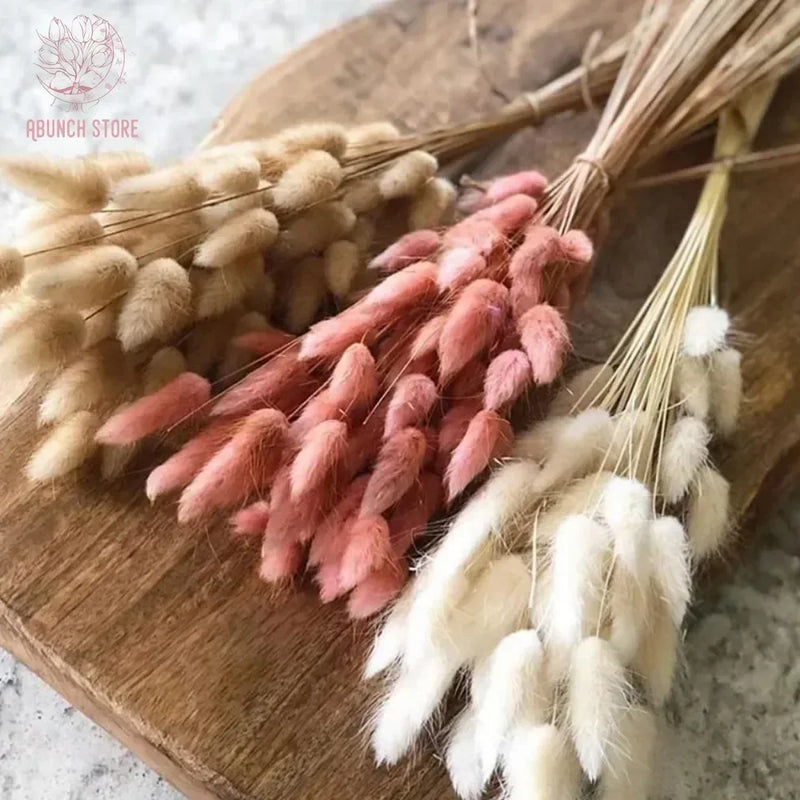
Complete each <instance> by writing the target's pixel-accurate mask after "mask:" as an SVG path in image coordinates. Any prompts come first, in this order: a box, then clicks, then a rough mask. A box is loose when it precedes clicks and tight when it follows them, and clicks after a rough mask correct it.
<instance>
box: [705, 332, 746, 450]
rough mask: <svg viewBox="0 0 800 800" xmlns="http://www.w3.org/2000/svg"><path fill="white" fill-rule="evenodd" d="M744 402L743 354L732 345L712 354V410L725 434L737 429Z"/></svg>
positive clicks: (715, 423)
mask: <svg viewBox="0 0 800 800" xmlns="http://www.w3.org/2000/svg"><path fill="white" fill-rule="evenodd" d="M741 404H742V354H741V353H740V352H739V351H738V350H734V349H733V348H732V347H726V348H725V349H724V350H718V351H717V352H715V353H714V354H713V355H712V356H711V411H712V415H713V418H714V425H715V426H716V428H717V430H718V431H719V432H720V433H721V434H722V435H723V436H730V435H731V434H732V433H733V432H734V431H735V430H736V423H737V421H738V419H739V408H740V406H741Z"/></svg>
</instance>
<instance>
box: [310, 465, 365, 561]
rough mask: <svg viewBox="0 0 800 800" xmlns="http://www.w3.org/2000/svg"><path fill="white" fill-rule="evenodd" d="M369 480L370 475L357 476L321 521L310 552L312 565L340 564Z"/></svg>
mask: <svg viewBox="0 0 800 800" xmlns="http://www.w3.org/2000/svg"><path fill="white" fill-rule="evenodd" d="M368 481H369V476H368V475H361V476H359V477H358V478H356V479H355V480H354V481H353V482H352V483H351V484H350V485H349V486H348V487H347V489H345V491H344V494H343V495H342V497H341V499H340V500H339V502H338V503H336V505H335V506H334V507H333V509H332V510H331V511H330V513H329V514H328V515H327V516H326V517H325V519H324V520H323V521H322V522H321V523H320V525H319V528H318V529H317V532H316V533H315V535H314V538H313V539H312V541H311V548H310V550H309V553H308V563H309V564H310V565H311V566H317V565H318V564H323V563H325V564H336V565H337V566H338V564H339V561H340V560H341V558H342V554H343V553H344V549H345V547H346V546H347V536H348V525H349V523H350V522H351V521H352V519H353V518H355V516H356V515H357V514H358V509H359V507H360V506H361V501H362V499H363V498H364V492H365V491H366V488H367V482H368Z"/></svg>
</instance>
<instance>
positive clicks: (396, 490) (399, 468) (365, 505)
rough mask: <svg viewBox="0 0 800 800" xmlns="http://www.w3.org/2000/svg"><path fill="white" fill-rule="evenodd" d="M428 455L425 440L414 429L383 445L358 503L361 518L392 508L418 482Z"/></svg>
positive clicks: (420, 432) (417, 430)
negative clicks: (362, 496)
mask: <svg viewBox="0 0 800 800" xmlns="http://www.w3.org/2000/svg"><path fill="white" fill-rule="evenodd" d="M427 454H428V440H427V437H426V436H425V434H424V432H423V431H421V430H419V429H417V428H405V429H404V430H402V431H399V432H398V433H396V434H395V435H394V436H392V438H391V439H389V440H387V441H386V442H384V445H383V447H382V448H381V450H380V453H379V454H378V460H377V461H376V462H375V467H374V468H373V471H372V474H371V476H370V479H369V483H368V484H367V490H366V492H365V493H364V499H363V500H362V501H361V516H377V515H378V514H382V513H383V512H384V511H386V510H387V509H389V508H391V507H392V506H393V505H394V504H395V503H396V502H397V501H398V500H399V499H400V498H401V497H402V496H403V495H404V494H405V493H406V492H407V491H408V489H409V487H410V486H411V484H412V483H413V482H414V481H415V480H416V479H417V476H418V475H419V473H420V471H421V470H422V466H423V464H424V463H425V458H426V456H427Z"/></svg>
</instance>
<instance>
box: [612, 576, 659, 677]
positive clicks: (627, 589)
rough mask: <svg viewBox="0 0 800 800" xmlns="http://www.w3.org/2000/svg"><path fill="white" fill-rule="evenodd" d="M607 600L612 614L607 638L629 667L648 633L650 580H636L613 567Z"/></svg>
mask: <svg viewBox="0 0 800 800" xmlns="http://www.w3.org/2000/svg"><path fill="white" fill-rule="evenodd" d="M607 603H608V611H609V615H610V617H611V623H610V625H609V629H608V640H609V642H611V644H612V646H613V647H614V650H615V651H616V653H617V655H618V656H619V660H620V662H621V663H622V664H624V665H625V666H628V665H629V664H630V663H631V662H632V661H633V659H634V658H635V657H636V653H638V652H639V647H640V646H641V643H642V640H643V638H644V636H645V635H646V633H647V630H648V627H649V613H650V608H651V606H652V603H653V592H652V591H651V590H650V585H649V583H643V582H641V581H639V580H638V579H637V578H635V577H634V576H633V575H631V574H630V572H628V571H627V570H626V569H621V568H616V569H615V570H614V575H613V579H612V581H611V585H610V587H609V590H608V598H607Z"/></svg>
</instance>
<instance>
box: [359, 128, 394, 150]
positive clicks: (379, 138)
mask: <svg viewBox="0 0 800 800" xmlns="http://www.w3.org/2000/svg"><path fill="white" fill-rule="evenodd" d="M399 138H400V131H399V130H397V127H396V126H395V125H393V124H392V123H391V122H367V123H366V124H364V125H356V126H355V127H354V128H350V129H349V130H348V131H347V147H348V149H356V148H359V147H362V148H363V147H371V146H372V145H376V144H383V143H384V142H393V141H395V139H399Z"/></svg>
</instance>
